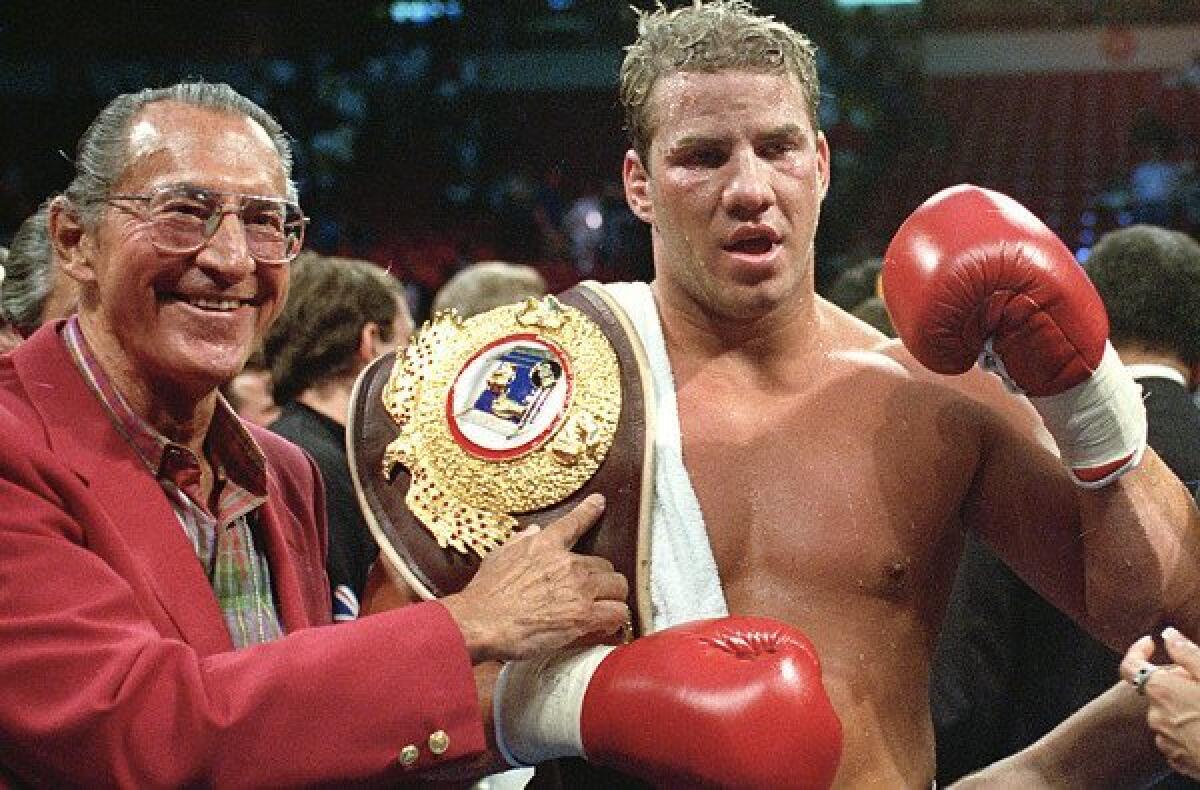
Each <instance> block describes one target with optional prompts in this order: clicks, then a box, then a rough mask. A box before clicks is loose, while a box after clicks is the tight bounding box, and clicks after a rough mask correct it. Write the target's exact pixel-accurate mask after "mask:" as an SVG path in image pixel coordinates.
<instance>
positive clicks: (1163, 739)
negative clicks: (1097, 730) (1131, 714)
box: [1121, 628, 1200, 779]
mask: <svg viewBox="0 0 1200 790" xmlns="http://www.w3.org/2000/svg"><path fill="white" fill-rule="evenodd" d="M1163 641H1164V642H1165V643H1166V647H1167V654H1168V655H1169V656H1170V657H1171V660H1172V661H1174V662H1175V665H1174V666H1170V665H1168V666H1163V667H1160V668H1157V669H1150V668H1152V667H1154V665H1153V664H1151V663H1150V659H1151V656H1152V655H1153V654H1154V640H1152V639H1151V638H1150V637H1148V636H1144V637H1142V638H1141V639H1139V640H1138V641H1136V642H1134V643H1133V645H1132V646H1131V647H1130V648H1129V650H1128V652H1126V653H1125V658H1124V659H1123V660H1122V661H1121V677H1123V678H1125V680H1128V681H1129V682H1131V683H1133V682H1134V679H1135V677H1136V676H1137V673H1138V671H1139V670H1143V669H1150V671H1151V674H1150V676H1149V677H1148V678H1147V679H1146V680H1145V682H1143V683H1142V684H1141V688H1142V691H1143V693H1144V694H1145V695H1146V699H1147V700H1148V701H1149V703H1150V707H1149V710H1148V711H1147V712H1146V723H1147V724H1148V725H1149V727H1150V729H1151V730H1152V731H1153V732H1154V744H1155V746H1157V747H1158V750H1159V751H1160V752H1162V754H1163V756H1164V757H1166V758H1167V763H1168V764H1169V765H1170V766H1171V768H1173V769H1174V770H1176V771H1178V772H1179V773H1181V774H1185V775H1187V776H1190V777H1191V778H1193V779H1200V647H1197V646H1196V644H1195V643H1193V642H1192V641H1191V640H1190V639H1188V638H1187V637H1185V636H1184V635H1183V634H1181V633H1179V631H1177V630H1175V629H1174V628H1168V629H1166V630H1165V631H1163ZM1135 685H1136V684H1135Z"/></svg>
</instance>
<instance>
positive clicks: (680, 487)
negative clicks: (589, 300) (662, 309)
mask: <svg viewBox="0 0 1200 790" xmlns="http://www.w3.org/2000/svg"><path fill="white" fill-rule="evenodd" d="M604 288H605V289H606V290H607V291H608V293H609V294H610V295H612V297H613V298H614V299H615V300H616V302H617V304H619V305H620V306H621V307H622V309H624V311H625V313H626V315H627V316H628V318H629V321H630V323H631V324H633V326H634V328H635V329H637V332H638V335H639V336H640V337H641V340H642V346H643V347H645V349H646V358H647V360H648V362H649V364H650V369H651V372H652V376H653V382H654V397H655V401H656V403H655V426H656V435H655V436H654V437H653V441H654V470H655V471H654V507H653V508H652V511H651V517H650V603H651V608H652V610H653V618H654V622H653V623H652V624H651V626H650V628H649V629H648V630H649V631H659V630H661V629H663V628H668V627H670V626H672V625H677V624H678V623H683V622H687V621H689V620H700V619H704V618H709V617H722V616H724V615H727V614H729V608H728V606H727V605H726V603H725V593H724V591H723V590H722V589H721V579H720V576H718V574H717V563H716V560H715V559H713V553H712V546H710V545H709V542H708V531H707V530H706V529H705V527H704V516H703V514H702V513H701V512H700V502H699V501H698V500H697V499H696V492H695V491H694V490H693V489H692V481H691V479H690V478H689V477H688V473H687V469H686V468H684V465H683V446H682V442H681V436H680V430H679V408H678V405H677V404H676V400H675V379H674V377H673V376H672V375H671V362H670V360H669V359H668V358H667V347H666V343H665V342H664V341H663V333H662V325H661V324H660V323H659V318H658V306H657V305H656V304H655V302H654V294H653V292H651V290H650V286H649V285H647V284H646V283H608V284H606V285H605V286H604ZM648 440H649V439H648Z"/></svg>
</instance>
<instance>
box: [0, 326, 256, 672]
mask: <svg viewBox="0 0 1200 790" xmlns="http://www.w3.org/2000/svg"><path fill="white" fill-rule="evenodd" d="M60 325H61V322H58V323H56V324H54V325H52V326H48V327H42V328H41V329H40V330H39V331H38V332H36V333H34V335H33V336H32V337H30V338H29V340H27V341H26V342H25V343H23V344H22V345H21V346H20V347H19V348H18V349H17V351H15V352H14V355H13V357H14V358H13V361H14V365H15V367H16V370H17V374H18V376H19V377H20V378H21V380H22V383H23V384H24V387H25V391H26V392H27V393H28V394H29V398H30V400H31V402H32V403H33V406H34V408H35V409H36V410H37V411H38V413H39V414H40V415H41V418H42V421H43V424H44V426H45V429H46V434H47V437H48V439H49V443H50V446H51V448H52V449H53V450H54V452H55V453H56V454H57V455H58V456H59V457H60V458H61V459H62V460H63V463H64V464H66V465H67V466H68V467H70V468H71V469H72V470H73V471H74V472H75V473H76V474H77V475H78V476H79V477H80V479H82V480H83V481H84V483H86V484H87V486H88V488H89V489H90V490H91V491H92V492H93V493H94V494H95V496H96V499H97V500H98V501H99V503H100V505H101V506H102V508H103V509H104V510H105V511H106V512H107V513H108V514H109V517H110V519H111V520H112V528H113V529H114V530H115V531H116V532H118V533H119V534H120V535H121V536H122V537H123V538H124V542H125V545H126V546H127V547H128V550H129V552H130V554H131V555H133V556H134V557H135V558H136V560H137V564H138V566H139V567H141V568H143V569H145V574H144V578H145V579H146V580H147V583H148V584H150V585H151V586H152V587H153V589H154V591H155V595H156V597H157V599H158V601H159V603H160V604H161V605H162V608H163V610H164V611H165V613H166V615H167V617H168V618H169V619H170V620H171V621H172V622H173V623H174V624H175V626H176V628H178V630H179V636H180V637H181V638H182V639H183V640H184V641H186V642H187V643H189V644H190V645H192V646H193V647H194V648H195V649H196V650H197V651H198V652H199V653H200V654H201V655H208V654H211V653H217V652H223V651H227V650H232V649H233V643H232V641H231V639H230V637H229V632H228V629H227V628H226V626H225V620H224V617H223V615H222V614H221V610H220V607H218V606H217V601H216V597H215V596H214V595H213V591H212V587H211V586H210V585H209V582H208V579H207V578H206V577H205V575H204V572H203V570H202V569H201V567H200V563H199V561H198V560H197V558H196V552H195V550H194V549H193V548H192V544H191V541H189V540H188V538H187V536H186V535H185V534H184V531H183V528H182V526H180V524H179V520H178V518H177V517H176V515H175V511H174V510H173V509H172V507H171V504H170V502H169V501H168V500H167V497H166V495H165V494H164V493H163V490H162V488H161V487H159V485H158V481H157V480H155V478H154V477H153V475H151V474H150V473H149V472H148V471H147V469H146V467H145V464H143V463H142V460H141V459H140V458H139V457H138V456H137V454H136V453H135V452H134V450H133V448H132V447H130V446H129V443H128V442H126V441H125V439H124V438H123V437H122V436H121V435H120V434H119V433H118V432H117V430H116V428H115V427H114V425H113V422H112V419H111V418H110V417H109V415H108V413H107V412H106V411H105V410H104V407H103V406H102V405H101V403H100V402H99V401H98V400H97V399H96V397H95V395H94V394H93V393H92V391H91V389H90V388H89V387H88V384H87V382H86V381H85V380H84V378H83V376H82V375H81V374H80V373H79V370H78V368H77V367H76V366H75V363H74V361H73V360H72V359H71V357H70V354H69V353H68V352H67V350H66V347H65V346H64V345H63V343H62V341H61V339H60V338H59V333H58V329H59V326H60Z"/></svg>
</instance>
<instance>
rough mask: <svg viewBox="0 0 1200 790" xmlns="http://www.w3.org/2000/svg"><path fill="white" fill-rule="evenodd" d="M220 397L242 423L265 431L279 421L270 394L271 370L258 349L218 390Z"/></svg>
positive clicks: (277, 410) (276, 406)
mask: <svg viewBox="0 0 1200 790" xmlns="http://www.w3.org/2000/svg"><path fill="white" fill-rule="evenodd" d="M221 394H222V395H224V396H225V399H226V400H227V401H229V405H230V406H231V407H233V410H234V411H235V412H237V415H238V416H239V417H241V418H242V419H243V420H247V421H249V422H252V423H254V424H255V425H261V426H262V427H263V428H266V427H267V426H268V425H270V424H271V423H273V422H275V420H277V419H279V404H277V403H276V402H275V396H274V395H273V394H272V392H271V370H270V368H268V367H267V361H266V359H265V358H264V357H263V353H262V351H261V350H259V351H255V352H254V353H252V354H251V355H250V358H249V359H247V360H246V365H245V366H244V367H243V368H242V372H241V373H239V374H237V375H236V376H234V377H233V380H232V381H230V382H229V383H228V384H225V385H224V386H222V387H221Z"/></svg>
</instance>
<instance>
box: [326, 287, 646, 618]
mask: <svg viewBox="0 0 1200 790" xmlns="http://www.w3.org/2000/svg"><path fill="white" fill-rule="evenodd" d="M499 311H508V312H507V313H503V314H501V313H500V312H499ZM556 311H557V312H558V313H559V314H563V315H568V316H578V315H579V314H582V317H583V318H585V319H586V322H590V324H591V325H593V326H594V327H598V329H599V332H600V333H602V336H603V339H604V340H606V341H607V346H608V347H609V348H611V351H612V353H613V354H615V359H616V365H615V367H614V368H606V367H604V366H603V365H596V364H593V359H592V357H595V356H597V355H595V354H593V353H592V351H591V350H590V349H589V350H587V351H585V352H578V353H577V356H578V357H579V358H573V357H572V354H573V353H575V349H574V348H573V347H572V345H571V343H570V342H567V341H565V340H564V339H563V337H560V336H559V335H558V334H556V333H555V331H554V329H553V327H554V322H553V321H543V323H542V324H539V323H538V322H537V319H538V316H539V315H541V316H542V318H545V316H546V315H549V316H550V317H551V318H553V316H554V314H555V312H556ZM575 311H578V312H577V313H576V312H575ZM530 315H532V316H533V319H531V321H532V323H525V321H526V318H525V316H530ZM510 316H516V317H517V318H516V319H514V320H516V323H513V324H512V328H510V329H506V328H504V327H508V326H509V323H508V322H509V317H510ZM478 319H479V320H476V319H467V321H465V322H462V321H458V320H457V318H454V319H448V318H446V317H445V316H440V317H437V318H435V319H434V321H433V322H432V325H431V324H426V325H425V326H424V327H422V329H421V331H420V332H419V333H418V335H417V336H415V337H414V338H413V341H412V342H411V343H410V348H409V350H408V352H407V356H406V357H404V358H402V359H401V363H402V364H401V366H397V365H396V355H395V354H394V353H392V354H387V355H385V356H383V357H380V358H379V359H377V360H375V361H374V362H372V363H371V364H370V365H368V366H367V367H366V368H365V369H364V370H363V371H362V373H361V374H360V375H359V378H358V381H357V382H356V384H355V387H354V392H353V393H352V395H351V409H350V416H349V420H348V424H347V432H346V436H347V452H348V456H349V462H350V470H351V475H352V477H353V480H354V486H355V490H356V493H357V495H358V499H359V504H360V507H361V508H362V510H363V514H364V517H365V519H366V521H367V524H368V526H369V527H370V529H371V532H372V534H373V535H374V537H375V540H376V542H377V543H379V546H380V558H381V560H382V561H384V562H385V563H386V567H387V569H388V570H389V572H390V574H391V575H392V577H393V579H397V578H400V579H403V580H404V582H406V583H407V584H408V585H409V586H410V587H411V588H412V589H413V590H414V591H415V592H416V593H417V594H418V595H420V596H421V597H423V598H427V599H428V598H438V597H441V596H444V595H447V594H450V593H454V592H457V591H459V590H461V589H462V588H463V587H464V586H465V585H466V584H467V582H468V581H469V580H470V579H471V577H472V576H473V575H474V574H475V571H476V570H477V569H478V567H479V563H480V561H481V557H482V555H483V554H485V553H486V550H487V549H486V545H487V544H488V542H489V541H492V538H495V540H494V542H496V543H500V542H503V540H504V539H506V537H507V534H506V533H507V529H506V528H505V527H503V526H494V527H488V528H487V529H485V530H484V531H483V532H474V533H472V534H474V535H482V536H483V537H477V538H475V539H472V538H470V537H469V536H468V537H467V538H463V537H462V535H461V534H460V532H461V531H460V530H459V529H458V527H457V524H458V521H457V519H458V516H457V515H455V516H454V518H451V517H450V516H448V515H443V516H439V515H438V514H439V513H443V514H445V513H453V514H460V513H464V512H465V513H467V514H468V516H469V518H466V520H467V521H472V520H473V519H474V520H475V521H481V522H486V521H487V515H488V514H492V513H494V514H496V515H497V518H498V519H499V521H495V522H488V523H495V524H501V523H503V524H507V525H509V526H510V527H512V528H514V529H520V528H523V527H526V526H529V525H530V524H534V523H537V524H546V523H549V522H550V521H553V520H554V519H555V518H557V517H559V516H561V515H563V514H565V513H566V512H567V511H568V510H570V509H571V508H572V507H574V505H575V504H577V503H578V502H579V500H581V499H583V498H584V497H586V496H587V495H589V494H591V493H593V492H599V493H601V494H603V495H604V496H605V498H606V502H607V504H606V507H605V510H604V514H603V515H602V516H601V518H600V520H599V522H598V523H597V524H596V526H595V527H593V528H592V529H591V530H589V531H588V532H587V534H585V535H584V536H583V538H581V539H580V541H579V543H578V544H577V545H576V547H575V548H576V550H577V551H581V552H583V553H587V554H593V555H596V556H600V557H604V558H606V559H608V560H609V561H610V562H612V564H613V566H614V567H615V568H616V569H617V570H618V571H620V572H621V573H623V574H625V576H626V578H627V579H628V580H629V582H630V591H631V598H632V599H631V601H630V609H631V610H632V612H633V623H632V625H633V631H634V633H635V634H641V633H643V631H644V628H643V624H648V623H649V622H650V619H649V618H650V615H649V612H650V593H649V563H650V546H649V535H650V507H651V501H652V496H653V485H654V470H653V439H652V437H653V435H654V434H653V413H654V409H653V404H654V397H653V393H652V391H651V386H652V385H651V377H650V372H649V369H648V366H647V362H646V357H645V352H644V351H643V349H642V346H641V341H640V340H639V339H638V337H637V334H636V331H635V330H634V329H633V327H632V326H631V325H630V323H629V321H628V319H627V317H626V316H625V315H624V313H623V312H622V311H621V308H620V307H619V306H617V305H616V303H615V302H614V301H613V300H612V299H611V298H610V297H609V296H608V295H607V294H606V293H605V292H604V291H603V289H602V288H601V287H600V286H599V285H597V284H594V283H581V284H580V285H577V286H575V287H574V288H571V289H570V290H568V291H566V292H565V293H563V294H562V295H560V296H559V297H558V298H557V300H555V299H554V297H546V298H544V299H543V300H541V301H540V302H537V303H535V300H530V302H528V303H526V304H525V305H524V309H523V310H519V309H518V308H517V307H516V306H511V307H503V308H497V309H496V310H493V311H489V313H485V314H483V315H482V316H480V317H478ZM568 320H575V321H576V322H577V324H582V323H585V322H581V321H579V318H578V317H575V318H571V317H569V318H568ZM498 327H499V328H498ZM547 327H549V328H547ZM481 328H483V329H486V330H488V331H483V332H481V331H479V330H480V329H481ZM590 329H591V327H589V330H590ZM425 333H431V334H428V335H426V339H425V340H422V335H423V334H425ZM437 333H441V336H442V337H446V338H449V339H450V340H449V342H448V344H447V345H441V346H437V345H430V341H429V340H428V338H430V337H435V336H437ZM463 333H465V334H463ZM513 338H518V339H517V340H513ZM423 342H424V343H425V345H424V346H422V345H421V344H422V343H423ZM463 343H466V344H467V347H464V346H463V345H462V344H463ZM413 344H417V345H416V350H417V351H420V352H423V353H420V354H414V353H413ZM443 348H448V349H450V352H448V354H441V353H436V352H439V350H440V349H443ZM605 353H607V352H605ZM539 354H540V355H541V356H538V355H539ZM489 355H490V356H489ZM447 356H449V357H453V359H449V360H448V359H447V358H446V357H447ZM539 359H546V360H548V364H547V365H546V366H539V365H538V364H537V361H538V360H539ZM460 360H466V362H465V363H462V364H460ZM446 364H449V365H450V368H453V370H450V372H449V374H448V375H446V370H448V369H445V370H442V372H441V373H440V374H439V373H438V372H437V371H434V370H432V369H433V368H437V367H438V366H439V365H441V366H442V367H443V368H445V366H446ZM489 366H490V367H489ZM539 367H542V368H544V370H545V371H551V375H550V376H548V377H547V378H548V379H550V380H553V379H554V371H559V372H561V373H562V374H563V378H564V380H566V379H571V377H574V379H573V380H571V381H569V382H565V383H564V384H562V385H561V387H559V389H556V390H551V389H550V388H549V387H547V388H546V389H545V393H547V396H548V399H547V396H543V397H542V398H541V400H542V401H545V402H546V403H548V404H551V405H548V406H547V407H546V408H545V409H543V410H542V411H541V412H538V413H537V416H536V417H534V418H533V420H532V421H530V417H529V415H530V414H531V413H534V412H537V409H536V408H535V407H531V406H528V405H525V404H529V403H538V402H539V401H538V400H537V398H538V396H539V394H540V393H542V392H543V391H542V390H538V389H537V388H536V386H534V385H532V384H531V383H530V382H531V381H534V382H537V383H539V384H540V383H541V382H542V379H541V378H538V375H539V374H538V371H536V369H537V368H539ZM498 369H503V372H504V373H505V374H506V375H499V374H498V373H497V370H498ZM488 371H491V373H489V372H488ZM597 371H602V372H601V373H597ZM603 371H608V372H603ZM506 382H507V383H506ZM472 386H474V387H475V388H474V389H472ZM505 386H507V387H508V389H504V387H505ZM614 388H619V389H614ZM564 392H565V393H566V396H565V399H564V398H563V397H562V393H564ZM476 393H478V395H477V394H476ZM618 393H619V402H620V406H619V411H618V410H617V409H616V408H615V405H614V406H613V407H612V409H611V413H612V414H615V415H617V416H616V418H615V425H613V424H612V423H613V422H614V421H613V420H612V419H610V418H609V416H606V414H607V413H606V412H604V408H603V405H601V406H600V407H598V408H592V409H591V411H590V414H591V415H594V416H596V419H595V420H593V421H592V422H591V423H589V422H588V420H589V419H590V417H589V412H588V411H587V410H586V409H585V408H584V406H586V405H587V404H588V403H599V400H603V401H604V402H605V403H610V404H615V403H616V397H617V395H618ZM555 394H558V395H559V400H558V401H555V399H554V396H555ZM588 398H591V400H590V401H589V400H588ZM610 398H611V400H610ZM598 399H599V400H598ZM556 402H557V403H560V404H561V406H562V412H563V413H562V414H561V415H559V416H558V417H555V415H554V414H553V409H554V407H553V404H554V403H556ZM443 404H444V406H443ZM480 404H484V405H482V406H480ZM473 405H474V408H472V406H473ZM522 410H523V411H522ZM581 413H582V414H581ZM522 414H523V415H524V416H521V415H522ZM422 415H423V416H422ZM397 416H399V417H400V419H401V420H406V421H407V422H405V424H406V425H409V426H410V427H411V426H413V425H418V426H420V425H424V426H425V427H424V429H422V428H420V427H418V428H417V430H416V431H413V430H408V431H405V432H402V431H401V429H400V425H399V424H398V423H397ZM580 417H582V419H580ZM422 419H424V420H425V422H424V423H421V420H422ZM538 420H541V421H542V423H545V427H544V428H543V427H541V426H540V424H539V423H538V422H537V421H538ZM439 421H440V422H439ZM527 421H529V425H530V426H532V427H529V428H525V427H524V426H525V425H526V422H527ZM596 422H598V423H599V429H598V430H593V431H590V432H589V431H587V430H586V429H585V428H581V427H580V426H581V425H583V426H588V425H592V424H593V423H596ZM518 423H519V424H520V425H521V426H522V428H520V429H515V432H514V435H513V438H511V439H509V438H506V437H505V436H504V435H503V434H506V433H507V432H509V431H510V430H514V429H513V426H515V425H517V424H518ZM479 426H483V427H482V428H481V427H479ZM593 427H595V426H594V425H593ZM496 431H500V432H501V433H500V434H496V433H495V432H496ZM522 431H524V433H522ZM573 431H574V432H577V433H578V435H579V436H580V437H583V436H585V434H586V435H600V436H601V438H603V439H604V440H605V442H606V443H607V448H606V449H605V450H604V451H603V458H602V460H600V461H599V464H598V466H596V468H595V469H594V471H592V470H591V467H589V466H587V465H586V457H587V453H586V450H584V451H581V453H580V456H579V457H582V458H584V461H583V462H581V463H576V462H575V460H574V459H575V457H576V456H575V455H573V454H572V453H574V450H572V449H571V448H572V447H574V446H575V445H576V444H579V442H574V441H570V440H571V439H572V438H573V436H574V435H575V434H573V433H571V432H573ZM402 433H403V434H404V436H401V434H402ZM414 434H419V435H423V436H425V437H429V436H433V437H434V439H433V440H430V441H427V442H425V443H424V444H420V443H418V444H417V445H415V446H414V445H412V444H411V443H409V444H406V442H408V438H405V437H411V436H412V435H414ZM568 434H570V435H568ZM480 436H483V437H484V438H483V439H478V437H480ZM496 436H499V437H500V438H499V439H497V440H496V441H494V442H493V441H491V439H490V438H489V437H492V438H495V437H496ZM525 436H530V437H532V438H531V439H530V441H528V442H525V443H524V444H522V441H523V438H524V437H525ZM477 439H478V441H477ZM609 439H611V440H610V441H609ZM648 439H649V441H648ZM452 443H453V444H452ZM583 444H584V445H586V444H587V442H586V441H583ZM398 445H399V446H400V450H399V451H397V449H396V448H397V446H398ZM455 445H457V446H455ZM485 445H486V446H485ZM551 450H553V454H554V455H555V457H556V458H558V459H560V460H559V461H557V462H555V463H551V462H550V461H546V460H544V459H543V458H541V457H538V454H539V453H540V454H542V456H545V458H549V457H550V454H551ZM431 456H435V457H431ZM448 456H450V457H453V458H451V461H453V459H454V458H458V457H459V456H461V458H462V463H461V465H460V466H455V464H454V463H451V462H450V461H447V460H446V459H447V457H448ZM564 456H565V457H566V458H568V461H562V460H561V459H562V458H563V457H564ZM396 457H401V458H404V459H405V460H404V461H401V462H400V463H392V462H391V460H389V462H388V475H385V472H384V464H385V459H395V458H396ZM556 463H557V464H558V465H556ZM564 464H566V465H564ZM571 464H574V465H571ZM592 466H595V464H594V463H593V464H592ZM414 470H416V471H415V472H414ZM560 472H561V474H560ZM414 479H416V480H417V483H416V484H415V487H416V489H417V490H415V491H411V492H410V489H413V488H414ZM430 480H432V481H433V482H432V483H431V482H430ZM564 480H565V482H564ZM509 483H511V485H509ZM556 486H557V489H556ZM564 486H566V488H563V487H564ZM558 489H561V493H562V496H561V497H560V496H559V495H558V493H551V494H550V496H551V497H553V498H554V499H555V501H550V502H538V501H534V500H536V499H537V494H538V493H539V492H545V491H551V492H555V491H556V490H558ZM567 489H570V490H567ZM521 491H529V492H532V493H530V494H528V495H523V494H521ZM447 492H449V494H448V498H449V499H451V500H452V501H456V502H457V501H460V500H461V502H460V504H459V506H458V507H457V509H453V510H447V509H446V508H445V507H444V506H443V505H444V501H443V500H442V499H441V497H443V496H444V495H446V494H447ZM410 493H412V494H414V495H415V496H411V497H410ZM525 500H529V501H532V502H533V504H535V505H536V506H535V507H533V508H531V509H526V508H525V507H523V506H519V507H518V508H516V509H514V508H513V503H514V502H518V503H523V502H524V501H525ZM439 508H440V510H439ZM518 510H520V512H517V511H518ZM414 511H417V512H414ZM479 514H483V515H479ZM439 521H440V522H441V523H442V524H443V525H444V526H443V527H442V529H441V531H440V532H438V529H437V524H438V522H439ZM429 522H433V523H434V529H433V530H431V528H430V525H429ZM467 531H468V532H470V530H467ZM439 535H440V538H439ZM489 536H490V537H489ZM439 540H441V542H443V543H446V542H449V543H450V544H451V545H445V546H443V545H439ZM464 541H465V543H464ZM472 541H474V542H472ZM456 542H457V544H458V547H457V548H456V547H455V545H453V544H455V543H456ZM464 545H465V546H466V548H464ZM480 545H482V546H483V548H477V546H480Z"/></svg>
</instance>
